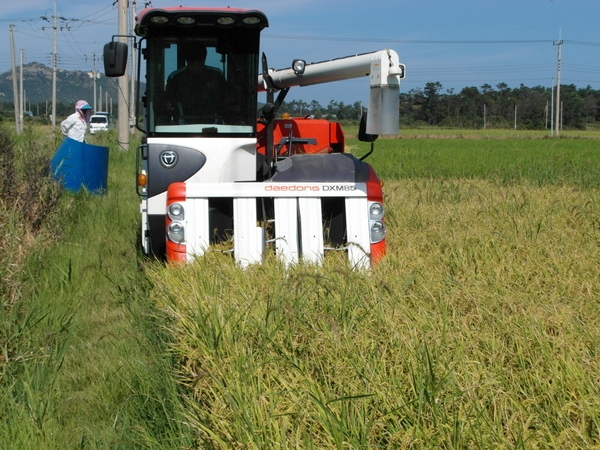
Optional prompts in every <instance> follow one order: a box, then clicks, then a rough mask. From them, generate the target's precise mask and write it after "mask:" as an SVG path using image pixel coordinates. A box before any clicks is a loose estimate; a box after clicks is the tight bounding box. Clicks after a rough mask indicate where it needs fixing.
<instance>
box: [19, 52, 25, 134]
mask: <svg viewBox="0 0 600 450" xmlns="http://www.w3.org/2000/svg"><path fill="white" fill-rule="evenodd" d="M20 55H21V65H20V66H19V127H20V128H21V133H22V132H23V111H24V108H25V96H24V95H23V49H21V51H20Z"/></svg>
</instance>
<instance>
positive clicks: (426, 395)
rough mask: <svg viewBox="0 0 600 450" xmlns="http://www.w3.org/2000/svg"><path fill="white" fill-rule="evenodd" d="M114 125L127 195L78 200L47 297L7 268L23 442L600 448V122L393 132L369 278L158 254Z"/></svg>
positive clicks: (336, 264) (44, 274) (216, 256)
mask: <svg viewBox="0 0 600 450" xmlns="http://www.w3.org/2000/svg"><path fill="white" fill-rule="evenodd" d="M352 131H353V130H350V131H349V132H348V138H347V140H348V142H347V144H348V145H349V147H350V149H351V151H352V152H354V153H355V154H357V155H361V154H364V153H366V152H367V151H368V145H365V144H363V143H359V142H358V141H357V140H356V139H355V138H354V137H353V136H352V134H351V133H352ZM114 137H115V136H110V137H109V138H110V139H112V140H110V139H109V140H108V141H107V143H108V145H110V146H111V161H110V171H111V172H110V180H109V192H108V193H107V195H106V196H100V197H97V196H89V195H80V194H77V195H63V197H62V198H61V201H60V204H59V205H58V210H57V213H56V215H55V216H53V217H55V219H54V220H55V221H56V223H55V224H54V225H53V226H54V227H56V226H57V225H58V229H59V230H60V233H58V234H57V233H54V234H51V235H53V236H54V235H55V236H56V239H55V240H51V239H50V237H46V238H45V239H44V241H43V248H42V247H39V246H35V245H33V246H32V249H31V250H30V254H29V255H30V256H29V257H28V258H25V257H23V258H22V259H23V260H24V262H23V270H22V277H21V279H22V280H24V282H26V283H28V285H29V286H33V289H29V288H28V287H27V286H28V285H27V284H25V285H21V286H20V288H19V285H18V278H19V277H18V276H17V275H15V270H12V271H6V275H3V277H7V278H6V279H10V280H11V283H13V285H14V289H13V290H11V292H12V295H13V297H14V298H17V300H13V302H12V303H11V307H8V306H7V305H8V304H7V303H6V302H5V308H4V311H5V312H4V323H5V324H7V325H5V335H4V337H3V339H4V342H6V344H5V347H4V357H3V358H4V359H2V360H1V362H0V364H1V365H0V369H1V371H2V372H1V373H2V378H1V379H0V388H1V389H3V390H4V391H5V393H6V395H5V396H3V397H2V398H3V400H0V402H2V407H3V411H4V412H3V413H2V419H3V420H2V421H0V423H2V425H0V436H5V437H0V443H2V444H3V445H2V446H3V447H6V448H11V447H7V446H6V444H7V443H13V444H14V445H13V447H12V448H48V449H50V448H157V449H158V448H202V449H205V448H206V449H270V448H282V449H283V448H295V449H329V448H331V449H359V448H361V449H362V448H369V449H371V448H385V449H400V448H414V449H438V448H446V449H471V448H473V449H475V448H480V449H488V448H499V449H566V448H568V449H589V448H598V447H600V381H599V380H600V358H598V354H599V353H600V314H599V309H600V308H599V306H600V304H599V302H600V267H599V264H598V262H599V261H600V173H599V170H600V139H599V137H598V135H596V134H591V133H572V134H569V133H564V134H563V137H562V138H561V139H548V137H547V133H544V134H543V135H542V134H541V133H537V134H535V133H527V134H516V133H512V132H508V131H505V132H486V133H482V132H469V131H465V130H460V131H455V130H429V129H421V130H406V131H404V130H403V131H402V136H401V138H399V139H391V138H385V139H384V138H381V139H380V140H378V141H377V142H376V150H375V153H374V154H373V155H372V156H371V157H370V158H369V160H368V161H369V162H370V163H371V164H373V166H374V167H375V169H376V171H377V172H378V174H379V175H380V176H381V178H382V179H383V181H384V183H385V186H384V191H385V202H386V224H387V227H388V239H387V240H388V255H387V256H386V257H385V258H384V259H383V261H382V262H381V263H380V264H378V265H377V266H376V267H374V268H373V269H372V270H370V271H362V272H361V271H358V270H355V269H353V268H352V267H349V266H348V264H347V263H346V261H345V258H344V255H341V254H331V255H327V257H326V258H325V261H324V263H323V265H322V266H320V267H315V266H309V265H303V264H300V265H298V266H296V267H292V268H287V269H286V268H285V267H283V265H282V264H281V263H280V262H279V261H278V260H277V259H276V258H275V257H271V256H269V257H267V258H266V260H265V262H264V264H262V265H258V266H251V267H249V268H248V269H246V270H241V269H239V268H238V267H236V265H235V264H234V262H233V261H232V260H231V257H230V256H228V255H224V254H220V253H216V252H211V253H209V254H207V255H206V256H205V257H203V258H200V259H198V260H197V261H196V262H195V263H193V264H189V265H187V266H185V267H173V266H170V265H165V264H163V263H161V262H157V261H153V260H150V259H148V258H145V257H143V256H141V255H140V254H139V250H138V249H137V242H136V240H137V232H138V231H137V227H138V223H137V222H138V220H139V219H138V218H137V214H138V212H137V211H138V209H137V199H136V196H135V192H134V187H133V165H134V160H135V154H134V151H133V144H132V150H131V151H130V152H128V153H122V152H118V151H116V150H115V149H116V145H115V143H114ZM19 145H20V144H19ZM19 145H17V149H18V148H19ZM0 217H4V216H0ZM7 217H8V216H7ZM2 226H3V227H4V229H9V227H11V226H14V225H13V222H11V221H10V220H8V219H7V220H4V222H3V223H2ZM53 229H54V230H56V228H53ZM14 232H15V233H16V231H14ZM24 240H25V239H23V241H24ZM1 242H7V241H6V240H4V241H1ZM5 245H6V244H5ZM3 250H4V251H7V250H8V251H11V252H15V247H10V248H9V247H5V248H4V249H3ZM3 255H4V256H3V258H4V259H2V260H3V261H6V260H7V259H6V253H4V254H3ZM3 279H4V278H3ZM19 289H20V290H19ZM17 291H18V292H21V295H20V296H19V295H17V294H16V293H15V292H17ZM50 305H51V306H50ZM6 436H10V440H9V438H7V437H6ZM3 439H4V440H3Z"/></svg>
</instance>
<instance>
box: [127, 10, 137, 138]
mask: <svg viewBox="0 0 600 450" xmlns="http://www.w3.org/2000/svg"><path fill="white" fill-rule="evenodd" d="M136 9H137V8H136V0H133V1H132V2H131V14H130V15H129V19H130V22H129V24H130V25H129V26H130V28H129V29H130V30H133V29H134V27H135V23H134V21H135V15H136ZM129 34H131V33H129ZM136 75H137V52H136V48H135V44H134V45H132V46H131V88H130V90H129V93H130V95H129V132H130V133H131V134H133V133H134V132H135V128H134V127H135V120H136V117H135V110H136V104H135V86H136Z"/></svg>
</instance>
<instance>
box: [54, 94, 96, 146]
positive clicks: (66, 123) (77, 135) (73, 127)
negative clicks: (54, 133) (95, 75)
mask: <svg viewBox="0 0 600 450" xmlns="http://www.w3.org/2000/svg"><path fill="white" fill-rule="evenodd" d="M91 116H92V107H91V106H90V105H89V104H88V102H86V101H85V100H79V101H78V102H77V103H75V112H74V113H73V114H71V115H70V116H69V117H67V118H66V119H65V120H63V121H62V122H61V123H60V130H61V131H62V133H63V134H64V135H65V136H67V137H69V138H71V139H74V140H76V141H79V142H85V133H86V131H87V127H88V124H89V123H90V117H91Z"/></svg>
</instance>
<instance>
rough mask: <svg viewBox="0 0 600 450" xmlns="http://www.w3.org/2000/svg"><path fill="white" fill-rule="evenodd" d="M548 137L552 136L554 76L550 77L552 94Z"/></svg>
mask: <svg viewBox="0 0 600 450" xmlns="http://www.w3.org/2000/svg"><path fill="white" fill-rule="evenodd" d="M550 104H551V107H550V108H551V110H550V137H552V136H554V78H552V94H551V95H550Z"/></svg>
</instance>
